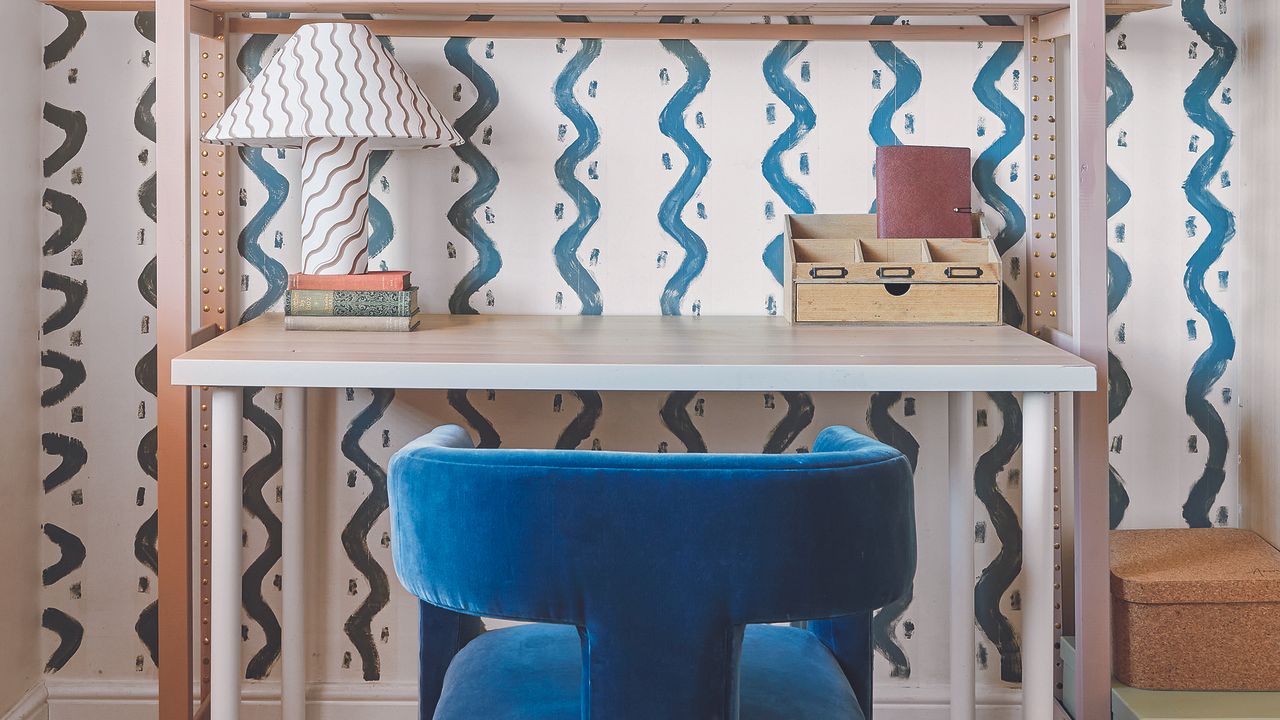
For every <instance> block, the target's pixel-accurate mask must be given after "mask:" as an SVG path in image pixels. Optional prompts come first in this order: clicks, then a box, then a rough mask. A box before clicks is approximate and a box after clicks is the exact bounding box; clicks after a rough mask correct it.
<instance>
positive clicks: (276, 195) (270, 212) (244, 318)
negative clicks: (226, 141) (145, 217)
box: [236, 34, 289, 323]
mask: <svg viewBox="0 0 1280 720" xmlns="http://www.w3.org/2000/svg"><path fill="white" fill-rule="evenodd" d="M275 38H276V36H275V35H261V34H259V35H251V36H250V37H249V39H248V40H246V41H245V43H244V45H243V46H242V47H241V48H240V53H239V54H238V55H237V56H236V65H237V66H238V67H239V68H240V72H242V73H244V76H245V77H246V78H247V79H249V80H250V81H252V80H253V79H254V78H256V77H257V76H258V73H260V72H262V57H263V54H264V53H266V51H267V48H269V47H270V46H271V43H272V42H273V41H274V40H275ZM239 153H240V161H241V162H243V163H244V164H245V166H246V167H248V168H249V170H250V171H251V172H252V173H253V175H254V177H256V178H257V179H258V182H260V183H262V186H263V187H264V188H266V190H267V200H266V202H264V203H263V204H262V207H260V208H258V212H256V213H254V215H253V217H252V218H250V219H249V221H248V222H247V223H245V225H244V227H243V228H241V230H240V235H239V237H238V238H237V240H236V248H237V250H238V251H239V252H240V256H241V257H243V258H244V259H245V262H247V263H249V265H250V266H252V267H253V268H254V269H256V270H257V271H258V272H259V273H261V274H262V277H263V279H264V280H266V282H267V286H266V288H265V289H264V290H263V293H262V295H261V297H259V298H258V299H257V300H255V301H253V302H252V303H250V304H249V306H248V307H246V308H245V310H244V312H242V313H241V314H240V322H241V323H246V322H248V321H250V320H252V319H254V318H256V317H258V316H259V315H261V314H262V313H264V312H267V311H268V310H270V309H271V308H272V307H273V306H274V305H275V304H276V303H278V302H279V301H280V298H282V297H284V291H285V287H286V286H287V284H288V282H289V273H288V272H287V271H286V270H285V267H284V265H281V264H280V263H279V262H278V261H277V260H275V259H274V258H272V257H271V256H269V255H267V253H266V251H265V250H263V249H262V245H260V244H259V242H260V240H261V239H262V234H263V233H264V232H266V229H267V224H268V223H270V222H271V219H272V218H274V217H275V216H276V213H278V212H280V209H281V208H282V207H284V201H285V198H287V197H288V196H289V181H288V179H286V178H285V176H284V175H281V174H280V173H279V172H277V171H276V169H275V168H274V167H272V166H271V163H269V162H267V160H266V158H265V157H264V156H263V152H262V149H261V148H248V147H242V148H239Z"/></svg>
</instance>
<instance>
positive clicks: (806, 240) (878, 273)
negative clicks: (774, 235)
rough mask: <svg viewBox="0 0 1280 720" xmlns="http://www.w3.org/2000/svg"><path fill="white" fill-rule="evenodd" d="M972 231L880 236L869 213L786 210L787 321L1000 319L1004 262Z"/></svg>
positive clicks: (977, 220) (976, 223) (976, 218)
mask: <svg viewBox="0 0 1280 720" xmlns="http://www.w3.org/2000/svg"><path fill="white" fill-rule="evenodd" d="M981 227H982V223H981V215H980V214H978V213H975V214H974V215H973V232H972V235H973V236H972V237H967V238H878V237H876V216H875V215H788V216H787V218H786V225H785V233H784V234H785V242H784V243H783V247H784V251H783V253H784V257H783V265H784V268H785V270H784V274H785V278H784V279H785V283H784V286H783V287H784V290H783V312H784V314H785V315H786V317H787V319H789V320H791V321H792V322H847V323H882V324H890V323H911V324H943V323H957V324H970V325H998V324H1000V322H1001V316H1000V303H1001V284H1000V274H1001V271H1002V265H1001V262H1000V255H999V253H997V252H996V249H995V246H994V245H993V244H992V243H991V241H990V240H989V239H987V238H984V237H979V235H980V234H981Z"/></svg>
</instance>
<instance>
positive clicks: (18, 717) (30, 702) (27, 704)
mask: <svg viewBox="0 0 1280 720" xmlns="http://www.w3.org/2000/svg"><path fill="white" fill-rule="evenodd" d="M0 720H49V695H48V691H47V690H46V689H45V685H44V682H43V681H41V682H37V683H36V684H35V685H33V686H32V687H31V689H30V690H28V691H27V692H26V694H25V695H23V696H22V697H21V698H20V699H19V700H18V702H17V704H15V705H14V706H13V707H11V708H9V712H7V713H5V714H4V716H3V717H2V718H0Z"/></svg>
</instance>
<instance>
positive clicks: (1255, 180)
mask: <svg viewBox="0 0 1280 720" xmlns="http://www.w3.org/2000/svg"><path fill="white" fill-rule="evenodd" d="M1246 18H1247V25H1246V31H1245V35H1244V38H1243V42H1242V43H1241V53H1242V55H1243V58H1244V66H1245V72H1246V74H1245V91H1246V92H1247V93H1248V97H1249V99H1250V100H1249V104H1248V105H1247V106H1246V108H1245V113H1244V118H1243V121H1244V124H1245V126H1246V127H1248V128H1250V129H1253V128H1259V129H1261V128H1268V127H1271V126H1272V124H1273V123H1274V122H1275V120H1274V118H1275V117H1276V113H1277V112H1280V92H1277V91H1276V88H1275V82H1274V80H1272V78H1274V77H1275V76H1276V72H1277V70H1278V69H1280V43H1277V37H1278V34H1280V8H1277V7H1276V6H1275V5H1274V4H1273V3H1257V4H1250V5H1248V6H1247V14H1246ZM1252 134H1253V133H1250V135H1252ZM1257 134H1258V138H1257V141H1256V143H1255V144H1253V146H1252V147H1253V151H1252V152H1251V153H1250V154H1249V156H1248V160H1247V161H1246V162H1247V165H1246V172H1247V173H1248V175H1247V176H1246V178H1245V188H1244V208H1243V209H1244V212H1246V213H1248V216H1249V218H1250V221H1251V222H1252V223H1253V224H1254V225H1255V226H1256V227H1259V228H1275V227H1280V207H1277V205H1276V203H1275V200H1274V198H1275V188H1276V183H1277V182H1280V172H1278V171H1277V168H1276V163H1275V160H1274V159H1275V158H1276V157H1280V142H1278V141H1277V139H1276V137H1275V134H1274V133H1267V132H1260V133H1257ZM1269 235H1270V234H1269ZM1242 256H1243V260H1244V262H1243V266H1244V268H1245V269H1246V271H1247V272H1248V273H1249V274H1248V275H1247V276H1246V285H1245V293H1244V297H1243V298H1242V305H1243V316H1242V320H1243V321H1244V322H1243V324H1244V327H1245V328H1246V331H1247V332H1248V333H1249V337H1251V338H1252V339H1253V341H1254V347H1253V349H1252V351H1251V352H1249V353H1246V354H1245V355H1244V357H1243V358H1242V359H1243V360H1244V362H1243V363H1242V373H1243V375H1244V380H1245V382H1246V383H1248V388H1249V400H1248V402H1246V403H1245V404H1244V407H1243V408H1242V412H1241V433H1240V436H1241V437H1240V441H1241V450H1240V452H1241V456H1242V457H1241V464H1240V470H1241V473H1240V501H1241V504H1242V505H1243V507H1244V515H1243V516H1242V518H1241V522H1242V524H1243V525H1244V526H1245V527H1248V528H1250V529H1252V530H1253V531H1255V532H1257V533H1259V534H1260V535H1262V536H1263V537H1265V538H1266V539H1267V540H1269V541H1270V542H1271V544H1273V545H1276V546H1278V547H1280V479H1278V478H1280V447H1277V445H1276V438H1277V437H1280V382H1277V373H1276V366H1277V363H1280V342H1277V339H1276V332H1275V327H1276V317H1278V316H1280V297H1277V294H1276V293H1275V292H1273V287H1272V285H1271V278H1273V277H1275V275H1276V273H1278V272H1280V248H1277V246H1276V243H1274V242H1271V237H1266V238H1265V239H1264V240H1262V241H1260V242H1254V243H1248V244H1247V245H1246V246H1244V247H1243V248H1242Z"/></svg>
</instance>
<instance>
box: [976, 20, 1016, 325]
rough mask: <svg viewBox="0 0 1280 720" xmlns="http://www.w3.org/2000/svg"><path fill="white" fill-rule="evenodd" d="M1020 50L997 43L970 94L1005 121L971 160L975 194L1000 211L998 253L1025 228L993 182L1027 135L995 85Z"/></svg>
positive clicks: (1007, 301)
mask: <svg viewBox="0 0 1280 720" xmlns="http://www.w3.org/2000/svg"><path fill="white" fill-rule="evenodd" d="M983 20H984V21H986V23H987V24H988V25H1006V26H1011V25H1014V22H1013V19H1012V18H1009V17H1007V16H988V17H984V18H983ZM1020 54H1022V43H1020V42H1002V43H1000V46H999V47H997V48H996V51H995V52H993V53H992V54H991V57H990V58H988V59H987V62H986V63H985V64H983V66H982V69H981V70H979V71H978V75H977V77H976V78H974V81H973V94H974V96H975V97H976V98H977V99H978V102H980V103H982V106H983V107H984V108H986V109H987V110H990V111H991V113H992V114H993V115H995V116H996V117H997V118H999V119H1000V122H1001V123H1003V124H1004V130H1003V131H1002V132H1001V133H1000V136H999V137H998V138H996V139H995V140H994V141H992V143H991V145H989V146H988V147H987V149H986V150H983V151H982V152H981V153H979V154H978V159H977V160H976V161H974V164H973V170H972V176H973V184H974V186H976V187H977V189H978V194H979V195H980V196H981V197H982V200H983V202H985V203H986V204H987V205H989V206H990V207H991V209H993V210H995V211H996V213H998V214H999V215H1000V219H1001V220H1002V221H1003V225H1004V227H1002V228H1001V229H1000V231H999V232H997V233H996V236H995V237H994V238H993V239H992V241H993V242H994V243H995V246H996V250H998V251H999V252H1000V254H1001V255H1004V254H1005V253H1007V252H1009V251H1010V250H1012V249H1013V246H1014V245H1017V244H1018V241H1019V240H1021V239H1022V236H1023V235H1025V234H1026V232H1027V216H1026V213H1025V212H1023V210H1022V208H1021V207H1020V206H1019V205H1018V202H1017V201H1016V200H1014V199H1013V198H1012V197H1011V196H1010V195H1009V193H1007V192H1005V191H1004V188H1002V187H1000V184H999V183H998V182H996V171H997V169H998V168H999V167H1000V163H1001V162H1002V161H1004V159H1005V158H1007V157H1009V155H1011V154H1013V153H1014V152H1015V151H1017V149H1018V147H1019V146H1020V145H1022V140H1023V138H1024V137H1025V135H1026V133H1025V126H1024V122H1025V119H1024V117H1023V115H1022V110H1020V109H1019V108H1018V106H1017V105H1015V104H1014V103H1013V101H1012V100H1010V99H1009V98H1008V97H1006V96H1005V94H1004V93H1002V92H1000V89H999V88H998V87H997V86H996V83H998V82H999V81H1000V78H1001V77H1003V76H1004V74H1005V72H1006V71H1008V69H1009V67H1010V66H1012V65H1013V63H1014V62H1015V61H1017V59H1018V55H1020ZM1002 291H1003V294H1004V303H1003V304H1004V321H1005V322H1006V323H1008V324H1009V325H1013V326H1015V327H1020V326H1021V325H1022V321H1023V312H1022V305H1021V303H1019V302H1018V296H1017V295H1016V294H1015V293H1014V292H1013V291H1012V290H1011V289H1010V288H1009V286H1008V285H1007V284H1006V285H1004V287H1003V288H1002Z"/></svg>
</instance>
